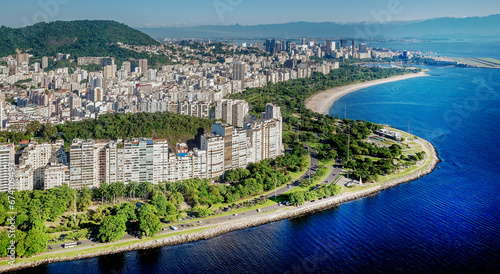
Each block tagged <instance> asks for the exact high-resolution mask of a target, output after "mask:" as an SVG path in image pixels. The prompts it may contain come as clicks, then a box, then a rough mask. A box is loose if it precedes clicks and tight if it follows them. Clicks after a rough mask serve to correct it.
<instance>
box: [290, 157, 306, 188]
mask: <svg viewBox="0 0 500 274" xmlns="http://www.w3.org/2000/svg"><path fill="white" fill-rule="evenodd" d="M306 163H307V165H306V166H309V165H311V156H309V154H308V155H307V156H306ZM306 172H307V168H304V170H299V171H296V172H290V177H291V178H292V182H293V181H296V180H297V179H299V178H300V177H301V176H302V175H304V174H305V173H306Z"/></svg>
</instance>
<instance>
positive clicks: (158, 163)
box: [153, 139, 169, 184]
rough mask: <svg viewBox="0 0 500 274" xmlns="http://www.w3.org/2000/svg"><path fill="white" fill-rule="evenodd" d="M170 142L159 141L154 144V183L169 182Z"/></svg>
mask: <svg viewBox="0 0 500 274" xmlns="http://www.w3.org/2000/svg"><path fill="white" fill-rule="evenodd" d="M168 157H169V152H168V142H167V140H163V139H158V140H154V143H153V183H154V184H157V183H159V182H165V181H168Z"/></svg>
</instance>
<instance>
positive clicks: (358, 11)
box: [0, 0, 500, 27]
mask: <svg viewBox="0 0 500 274" xmlns="http://www.w3.org/2000/svg"><path fill="white" fill-rule="evenodd" d="M24 2H25V4H23V5H19V3H18V2H14V1H5V2H3V3H2V7H3V8H2V10H3V11H4V14H2V16H0V18H1V19H0V25H3V26H7V27H23V26H27V25H31V24H34V23H38V22H41V21H45V22H51V21H57V20H63V21H69V20H83V19H109V20H115V21H119V22H122V23H125V24H127V25H131V26H133V27H161V26H169V27H172V26H198V25H234V24H241V25H261V24H280V23H288V22H297V21H307V22H340V23H350V22H377V21H383V22H384V23H385V22H390V21H415V20H425V19H431V18H438V17H474V16H488V15H492V14H498V13H500V5H498V2H496V1H494V0H482V1H474V2H471V1H465V0H459V1H448V0H447V1H440V2H435V1H430V0H422V1H418V2H416V1H415V2H414V1H410V0H389V1H368V0H355V1H350V2H339V1H326V0H319V1H315V2H314V3H310V2H308V3H307V5H306V4H303V3H302V2H298V1H283V0H278V1H273V2H268V1H267V2H265V1H262V0H256V1H252V2H250V1H244V0H237V1H235V0H231V1H230V0H214V1H202V0H193V1H191V2H192V5H190V9H185V2H181V1H169V2H166V1H158V0H153V1H148V2H147V3H148V4H147V5H145V4H143V2H141V3H138V2H135V1H131V0H124V1H119V2H118V1H116V0H110V1H105V2H102V1H95V0H90V1H86V2H85V5H82V4H81V3H82V2H76V1H71V0H46V1H35V0H26V1H24ZM340 10H342V11H343V12H337V11H340ZM5 11H8V12H5ZM277 11H279V12H277ZM386 15H389V16H388V17H387V16H386Z"/></svg>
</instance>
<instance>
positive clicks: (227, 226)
mask: <svg viewBox="0 0 500 274" xmlns="http://www.w3.org/2000/svg"><path fill="white" fill-rule="evenodd" d="M421 76H427V75H426V74H425V71H424V72H419V73H416V74H409V75H400V76H395V77H391V78H386V79H380V80H375V81H370V82H364V83H360V84H354V85H350V86H346V87H340V88H334V89H330V90H327V91H323V92H321V93H318V94H316V95H314V96H312V97H310V98H309V99H307V100H306V107H307V108H309V109H311V107H316V108H319V109H321V108H326V112H327V113H326V114H328V110H329V109H330V108H331V106H332V105H333V103H334V102H335V100H338V99H339V98H340V97H342V96H344V95H346V94H348V93H351V92H354V91H357V90H359V89H362V88H366V87H370V86H375V85H379V84H383V83H390V82H394V81H400V80H404V79H410V78H415V77H421ZM332 91H334V92H333V93H332ZM319 95H321V96H319ZM325 97H328V98H327V99H328V101H327V100H326V99H325ZM318 98H321V99H318ZM308 104H309V105H308ZM328 104H330V105H328ZM311 105H313V106H311ZM311 110H313V111H316V112H319V111H317V110H315V109H311ZM419 140H420V141H421V142H422V147H423V149H424V151H426V153H427V157H426V158H425V159H424V160H423V161H424V162H423V163H424V165H423V166H421V167H419V168H417V169H416V170H414V171H413V172H411V173H410V174H407V175H404V176H401V177H397V178H393V179H390V180H388V181H386V182H383V183H373V184H370V185H367V186H368V188H365V189H361V190H357V191H353V192H350V193H344V194H340V195H336V196H333V197H328V198H324V199H322V200H318V201H315V202H306V203H305V204H304V205H302V206H298V207H285V208H283V209H280V210H278V211H276V212H272V213H266V214H262V215H255V216H252V217H249V218H247V219H244V220H237V221H236V220H234V221H227V222H224V223H221V224H219V225H215V226H214V225H212V226H210V225H207V226H202V227H199V228H198V229H194V231H191V232H190V231H189V230H188V231H185V233H182V234H177V233H172V234H173V235H170V236H169V234H165V235H163V237H159V238H157V239H149V240H138V239H135V240H133V241H130V243H129V244H127V241H124V242H119V241H118V242H115V243H109V244H99V245H98V246H91V247H87V248H84V249H81V250H68V252H71V251H73V252H75V251H81V252H78V253H84V254H77V255H69V256H67V255H66V256H65V254H64V252H61V254H60V256H59V257H54V258H40V260H37V261H32V260H33V259H35V260H36V258H37V257H44V256H50V255H51V254H50V252H49V253H43V254H40V255H37V256H34V257H31V258H25V259H24V258H23V259H20V260H19V262H18V263H15V264H14V266H11V265H9V264H2V265H0V273H2V272H8V271H14V270H19V269H23V268H30V267H36V266H39V265H44V264H50V263H56V262H64V261H72V260H81V259H87V258H93V257H98V256H103V255H110V254H116V253H122V252H128V251H135V250H144V249H152V248H158V247H162V246H169V245H176V244H181V243H187V242H194V241H198V240H206V239H210V238H214V237H217V236H220V235H222V234H225V233H228V232H232V231H236V230H241V229H246V228H250V227H255V226H260V225H263V224H268V223H272V222H277V221H282V220H285V219H290V218H296V217H300V216H304V215H309V214H312V213H314V212H318V211H322V210H328V209H331V208H333V207H335V206H338V205H340V204H342V203H345V202H349V201H353V200H357V199H361V198H365V197H369V196H372V195H375V194H377V193H379V192H381V191H383V190H385V189H388V188H391V187H394V186H397V185H400V184H403V183H408V182H411V181H414V180H416V179H419V178H421V177H423V176H425V175H427V174H429V173H431V172H432V171H434V169H435V168H436V166H437V164H438V163H439V162H440V160H439V157H438V154H437V150H436V148H435V147H434V146H433V145H432V144H431V143H430V142H428V141H427V140H424V139H422V138H419ZM427 161H429V162H427ZM199 229H202V230H201V231H198V230H199ZM137 241H139V242H137ZM113 244H117V245H119V246H118V247H116V248H112V249H108V250H101V251H97V252H94V253H88V254H85V251H86V250H87V251H88V250H89V249H94V248H100V249H106V247H110V246H113ZM1 262H2V261H0V263H1Z"/></svg>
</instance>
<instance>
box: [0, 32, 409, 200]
mask: <svg viewBox="0 0 500 274" xmlns="http://www.w3.org/2000/svg"><path fill="white" fill-rule="evenodd" d="M349 41H351V40H349ZM349 41H348V40H346V39H341V40H340V41H339V40H337V41H334V40H332V39H326V40H324V43H323V42H322V41H320V42H318V41H308V40H307V39H301V40H295V41H291V40H288V41H286V40H277V39H267V40H266V41H258V42H256V43H255V44H253V45H252V44H250V43H248V44H247V45H245V46H246V47H238V46H230V45H223V46H222V49H223V50H225V51H226V52H231V54H220V53H217V54H213V52H211V51H212V50H213V48H212V47H210V46H207V47H205V48H204V49H193V48H190V47H188V46H183V45H169V46H164V45H161V46H131V45H124V44H119V46H120V47H122V48H126V49H130V50H134V51H137V52H145V53H148V54H164V55H165V56H168V57H169V58H171V59H172V62H173V64H170V65H163V66H157V65H156V64H148V60H147V59H141V60H133V61H125V62H122V63H121V64H119V63H118V64H115V59H114V58H113V57H78V58H76V60H77V65H78V66H91V65H92V67H91V68H92V70H94V68H95V65H97V66H99V67H100V70H99V71H91V70H90V68H89V70H86V68H85V67H80V68H78V67H77V68H76V69H74V70H73V69H72V70H70V69H68V68H67V67H66V68H56V69H52V70H47V68H48V67H49V62H51V63H52V64H53V62H58V60H69V58H71V56H70V55H69V54H65V53H57V54H56V55H55V56H43V57H36V56H32V55H29V53H19V54H17V55H12V56H4V57H1V60H2V61H3V65H0V84H2V86H3V87H2V88H1V90H0V129H1V130H9V131H23V130H25V128H26V126H27V125H28V124H29V123H30V122H31V121H39V122H41V123H47V122H50V123H52V124H54V125H58V124H63V123H65V122H67V121H81V120H86V119H95V118H97V117H99V116H100V115H104V114H106V113H137V112H151V113H153V112H163V111H169V112H174V113H178V114H182V115H190V116H195V117H200V118H206V119H208V118H215V119H217V120H221V122H217V123H214V124H213V126H212V131H211V132H210V133H209V134H206V135H204V136H201V137H200V140H201V142H200V144H198V147H197V148H192V149H191V150H189V149H188V148H187V146H186V145H185V144H177V146H176V147H175V148H173V147H171V148H170V149H169V144H168V143H167V141H166V140H161V139H154V140H153V139H145V138H142V139H134V140H112V141H107V142H100V141H99V140H78V139H75V140H73V141H72V143H71V145H70V149H69V152H65V151H64V144H62V143H54V144H38V143H36V142H31V143H30V142H27V143H25V144H22V149H21V150H20V151H18V157H14V156H12V155H11V154H12V153H15V152H14V146H13V145H12V144H2V145H0V151H1V152H0V154H1V156H0V158H1V160H0V161H2V162H1V163H2V165H1V166H0V191H5V190H6V189H7V187H8V176H11V177H12V178H15V182H16V186H17V188H18V189H20V190H24V189H26V190H29V189H50V188H53V187H55V186H59V185H61V184H62V183H69V185H70V186H71V187H75V188H81V187H84V186H87V187H93V186H99V185H100V184H101V183H103V182H116V181H123V182H131V181H138V182H142V181H151V182H153V183H158V182H162V181H176V180H183V179H189V178H215V177H217V176H220V175H222V174H223V172H224V171H226V170H228V169H232V168H236V167H245V166H246V165H248V163H252V162H259V161H261V160H263V159H269V158H275V157H277V156H279V155H281V154H282V153H283V142H282V131H283V121H282V118H281V110H280V109H279V107H277V106H274V105H272V104H268V105H267V106H266V110H265V112H264V113H262V114H260V119H257V117H256V116H253V115H249V105H248V103H247V102H245V101H243V100H228V99H225V98H227V96H228V95H231V94H234V93H241V92H243V91H244V90H245V89H247V88H257V87H263V86H266V85H267V84H268V83H278V82H284V81H289V80H294V79H300V78H305V77H309V76H311V75H312V74H313V73H315V72H319V73H323V74H328V73H330V71H331V70H334V69H338V68H339V67H340V63H339V62H338V60H319V61H318V60H317V59H315V58H313V57H314V56H316V57H320V58H322V57H328V58H334V59H342V58H343V59H346V58H353V57H355V58H385V57H388V58H392V57H394V56H403V57H404V58H411V53H410V52H406V53H405V52H394V51H391V50H386V49H373V48H369V47H367V45H366V44H365V43H361V44H360V45H359V48H357V47H356V45H357V44H356V42H355V41H352V44H351V46H350V47H349V44H348V42H349ZM250 47H257V48H259V49H261V50H263V51H267V53H268V54H266V53H265V52H262V53H259V54H256V53H250V54H234V52H237V51H241V50H243V49H244V50H248V49H249V48H250ZM174 52H175V54H174ZM179 53H182V54H179ZM73 59H75V58H73ZM313 59H314V60H313ZM14 84H16V85H14ZM7 98H8V99H9V101H10V99H12V100H14V102H15V104H10V103H5V101H6V99H7ZM257 116H259V115H257ZM222 121H223V122H222ZM17 145H18V144H16V146H17ZM16 158H17V160H16V161H14V160H15V159H16ZM9 165H10V166H11V167H13V168H12V169H11V170H10V171H8V169H7V167H8V166H9ZM9 172H10V173H9Z"/></svg>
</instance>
